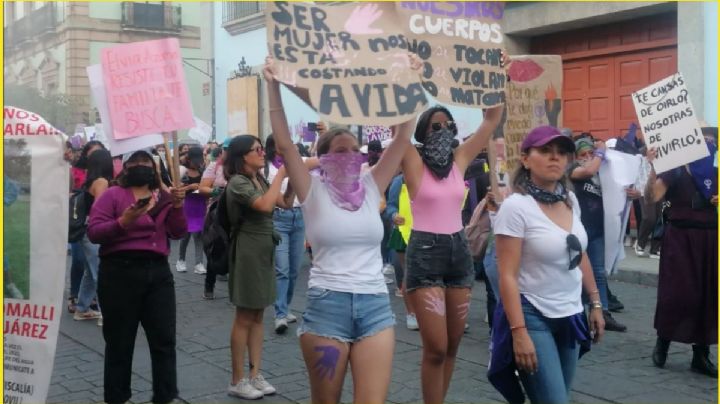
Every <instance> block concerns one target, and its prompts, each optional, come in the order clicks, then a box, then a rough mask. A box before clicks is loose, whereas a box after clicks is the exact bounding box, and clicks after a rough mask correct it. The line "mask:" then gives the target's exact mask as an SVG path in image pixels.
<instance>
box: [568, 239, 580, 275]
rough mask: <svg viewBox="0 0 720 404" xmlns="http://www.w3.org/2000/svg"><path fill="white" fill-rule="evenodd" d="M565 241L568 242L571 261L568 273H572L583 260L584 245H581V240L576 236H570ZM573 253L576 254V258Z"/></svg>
mask: <svg viewBox="0 0 720 404" xmlns="http://www.w3.org/2000/svg"><path fill="white" fill-rule="evenodd" d="M565 241H566V242H567V249H568V258H569V261H570V268H568V271H572V270H573V269H575V268H577V266H578V265H580V261H581V260H582V245H580V240H579V239H578V238H577V236H576V235H574V234H568V236H567V238H566V239H565ZM573 253H575V255H574V256H573Z"/></svg>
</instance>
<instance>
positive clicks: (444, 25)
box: [397, 1, 506, 107]
mask: <svg viewBox="0 0 720 404" xmlns="http://www.w3.org/2000/svg"><path fill="white" fill-rule="evenodd" d="M397 9H398V13H399V14H400V15H401V18H402V22H403V24H404V26H405V30H406V33H407V36H408V38H409V39H410V40H411V41H412V42H413V43H414V44H415V45H416V46H414V47H413V48H414V49H411V51H413V52H415V53H417V55H418V56H419V57H420V58H421V59H422V60H423V61H424V62H425V67H424V70H423V87H425V89H426V90H427V91H428V92H429V93H430V94H431V95H432V96H433V97H435V98H436V99H437V100H438V101H441V102H445V103H450V104H454V105H459V106H465V107H467V106H481V107H491V106H494V105H499V104H502V103H504V102H505V92H504V89H505V81H506V77H505V71H504V69H503V68H502V67H500V61H501V60H502V55H501V51H502V49H503V47H504V45H503V34H502V28H501V24H502V18H503V14H504V3H503V2H492V1H490V2H423V1H404V2H400V3H398V4H397Z"/></svg>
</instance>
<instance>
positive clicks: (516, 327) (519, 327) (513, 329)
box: [510, 324, 527, 332]
mask: <svg viewBox="0 0 720 404" xmlns="http://www.w3.org/2000/svg"><path fill="white" fill-rule="evenodd" d="M521 328H527V327H525V324H523V325H516V326H515V327H510V331H511V332H512V331H515V330H519V329H521Z"/></svg>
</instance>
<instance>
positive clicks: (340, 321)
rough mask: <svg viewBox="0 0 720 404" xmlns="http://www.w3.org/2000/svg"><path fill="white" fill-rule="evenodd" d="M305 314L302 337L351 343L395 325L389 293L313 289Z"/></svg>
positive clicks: (308, 295)
mask: <svg viewBox="0 0 720 404" xmlns="http://www.w3.org/2000/svg"><path fill="white" fill-rule="evenodd" d="M302 317H303V323H302V325H301V326H300V327H299V328H298V331H297V334H298V336H300V335H302V334H305V333H309V334H313V335H317V336H319V337H325V338H330V339H334V340H337V341H341V342H349V343H353V342H358V341H360V340H361V339H363V338H367V337H371V336H373V335H375V334H377V333H379V332H380V331H383V330H384V329H386V328H390V327H393V326H395V315H394V314H393V312H392V309H391V307H390V298H389V295H388V294H387V293H377V294H355V293H348V292H336V291H333V290H328V289H322V288H310V289H308V291H307V307H306V308H305V313H303V316H302Z"/></svg>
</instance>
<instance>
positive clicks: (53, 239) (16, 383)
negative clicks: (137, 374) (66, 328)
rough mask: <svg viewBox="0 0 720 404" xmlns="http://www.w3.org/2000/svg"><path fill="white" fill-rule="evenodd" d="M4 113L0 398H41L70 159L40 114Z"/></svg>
mask: <svg viewBox="0 0 720 404" xmlns="http://www.w3.org/2000/svg"><path fill="white" fill-rule="evenodd" d="M3 116H4V139H3V144H4V159H5V165H4V171H3V180H4V187H3V205H4V212H3V219H4V227H3V235H4V248H3V274H4V282H3V287H4V291H5V294H4V301H3V303H4V305H3V306H4V307H3V311H4V317H5V324H4V332H5V338H4V358H3V365H4V370H5V372H4V384H3V402H4V403H43V402H45V399H46V397H47V392H48V388H49V386H50V376H51V374H52V369H53V361H54V359H55V348H56V345H57V337H58V331H59V328H60V315H61V313H62V311H61V310H62V300H63V299H62V294H63V287H64V285H65V262H66V259H67V234H68V198H69V177H68V171H69V166H68V164H67V163H66V162H65V161H64V160H63V150H64V144H63V142H64V141H63V137H64V135H63V134H62V133H60V132H59V131H58V130H57V129H55V128H53V127H52V126H51V125H49V124H48V123H47V122H45V120H44V119H42V118H41V117H40V116H38V115H36V114H33V113H31V112H28V111H24V110H21V109H18V108H14V107H9V106H6V107H4V108H3ZM31 251H32V254H31V253H30V252H31Z"/></svg>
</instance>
